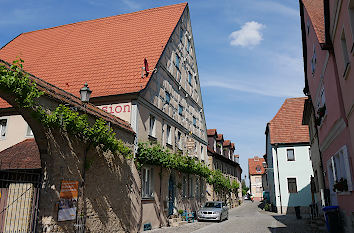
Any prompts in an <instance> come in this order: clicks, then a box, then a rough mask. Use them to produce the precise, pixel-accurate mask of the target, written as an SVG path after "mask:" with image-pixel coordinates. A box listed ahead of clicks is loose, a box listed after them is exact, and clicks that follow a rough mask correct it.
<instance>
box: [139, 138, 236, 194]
mask: <svg viewBox="0 0 354 233" xmlns="http://www.w3.org/2000/svg"><path fill="white" fill-rule="evenodd" d="M135 160H136V163H137V167H138V168H140V167H141V166H142V165H145V164H146V165H157V166H162V167H165V168H170V169H175V170H177V171H180V172H183V173H187V174H195V175H199V176H201V177H203V178H205V179H206V180H207V182H208V183H209V184H210V185H213V187H214V190H215V191H216V192H225V191H226V192H235V193H236V192H237V189H238V186H237V185H238V183H237V182H236V181H234V182H235V183H236V184H237V185H235V184H234V183H233V185H231V183H230V180H229V179H228V178H226V177H225V176H224V175H223V174H222V172H221V171H220V170H210V169H209V168H208V167H207V166H206V165H205V164H203V163H202V162H200V161H198V160H195V159H193V158H192V157H190V156H183V155H181V154H176V153H172V152H171V151H169V150H168V149H163V148H162V147H161V146H160V145H156V144H155V145H150V144H148V143H139V144H138V152H137V154H136V157H135Z"/></svg>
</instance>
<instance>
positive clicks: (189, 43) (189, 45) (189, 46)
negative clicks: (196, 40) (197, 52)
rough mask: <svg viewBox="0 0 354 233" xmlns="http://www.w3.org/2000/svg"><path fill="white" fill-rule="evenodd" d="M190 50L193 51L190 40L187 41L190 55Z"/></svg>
mask: <svg viewBox="0 0 354 233" xmlns="http://www.w3.org/2000/svg"><path fill="white" fill-rule="evenodd" d="M190 49H191V41H190V40H189V39H188V40H187V52H188V53H189V51H190Z"/></svg>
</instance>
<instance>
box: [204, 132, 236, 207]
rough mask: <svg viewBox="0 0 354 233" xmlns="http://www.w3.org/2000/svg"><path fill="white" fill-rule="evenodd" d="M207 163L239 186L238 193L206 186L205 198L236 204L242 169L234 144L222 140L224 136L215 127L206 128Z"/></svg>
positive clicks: (231, 204) (232, 205)
mask: <svg viewBox="0 0 354 233" xmlns="http://www.w3.org/2000/svg"><path fill="white" fill-rule="evenodd" d="M207 133H208V160H209V161H208V163H209V167H210V168H211V169H212V170H216V169H218V170H220V171H221V172H222V173H223V175H224V176H225V177H227V178H229V180H230V182H233V181H236V182H237V183H239V186H240V188H239V189H238V194H237V195H235V194H233V193H232V194H231V195H226V194H224V193H216V192H215V191H214V190H213V186H211V185H208V187H207V199H208V200H209V201H220V200H222V201H225V202H227V203H228V204H229V205H230V206H231V207H234V206H235V205H237V204H238V200H240V198H241V197H242V189H241V173H242V169H241V167H240V164H239V162H238V157H239V156H238V155H234V151H235V144H234V143H232V142H231V141H230V140H225V141H224V136H223V135H222V134H218V133H217V131H216V129H208V130H207Z"/></svg>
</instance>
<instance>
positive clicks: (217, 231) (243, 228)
mask: <svg viewBox="0 0 354 233" xmlns="http://www.w3.org/2000/svg"><path fill="white" fill-rule="evenodd" d="M258 204H259V203H257V202H254V203H252V202H250V201H246V202H245V203H244V204H242V205H241V206H239V207H237V208H234V209H232V210H230V211H229V220H226V221H223V222H221V223H214V222H196V223H188V224H185V225H183V226H179V227H169V228H161V229H156V230H152V231H151V232H164V233H170V232H171V233H172V232H180V233H189V232H194V233H221V232H226V233H264V232H271V233H307V232H321V231H316V230H315V229H311V228H310V226H309V224H308V221H307V220H306V219H301V220H297V219H296V218H295V216H294V215H288V216H285V215H277V214H274V213H270V212H265V211H263V210H261V209H259V208H258Z"/></svg>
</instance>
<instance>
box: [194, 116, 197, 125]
mask: <svg viewBox="0 0 354 233" xmlns="http://www.w3.org/2000/svg"><path fill="white" fill-rule="evenodd" d="M193 125H194V126H197V118H196V117H193Z"/></svg>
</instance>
